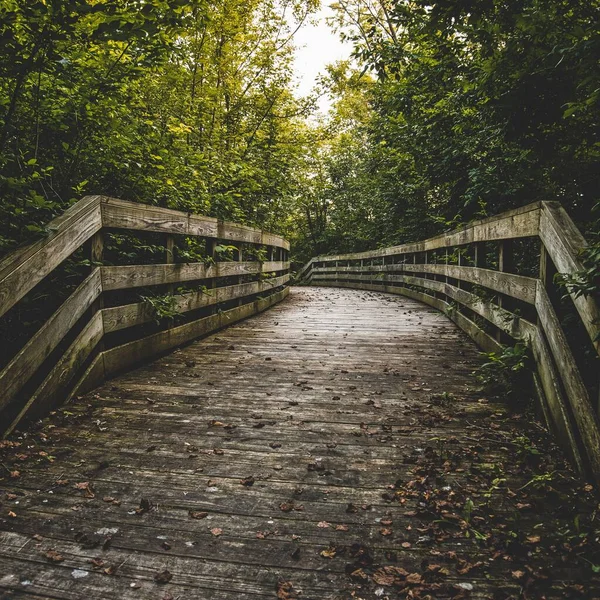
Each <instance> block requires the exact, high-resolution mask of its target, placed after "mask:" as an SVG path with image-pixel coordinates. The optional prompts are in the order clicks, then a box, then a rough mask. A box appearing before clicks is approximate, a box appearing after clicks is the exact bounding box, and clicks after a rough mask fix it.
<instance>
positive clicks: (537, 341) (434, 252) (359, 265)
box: [296, 202, 600, 482]
mask: <svg viewBox="0 0 600 600" xmlns="http://www.w3.org/2000/svg"><path fill="white" fill-rule="evenodd" d="M585 247H586V242H585V240H584V239H583V237H582V235H581V233H580V232H579V231H578V229H577V228H576V227H575V225H574V224H573V222H572V221H571V219H570V218H569V216H568V215H567V214H566V212H565V211H564V210H563V209H562V208H561V206H560V205H559V204H558V203H555V202H538V203H535V204H531V205H529V206H525V207H523V208H520V209H517V210H513V211H510V212H507V213H504V214H501V215H499V216H497V217H492V218H489V219H485V220H482V221H478V222H475V223H471V224H469V225H466V226H464V227H462V228H461V229H458V230H456V231H453V232H450V233H445V234H442V235H439V236H437V237H434V238H430V239H428V240H425V241H422V242H418V243H414V244H405V245H402V246H394V247H391V248H381V249H379V250H372V251H369V252H360V253H355V254H343V255H338V256H317V257H315V258H312V259H311V260H310V261H309V262H308V263H307V264H306V265H305V266H304V268H303V269H302V270H301V271H300V272H299V273H298V274H297V275H296V281H297V282H304V283H308V284H313V285H326V286H337V287H349V288H360V289H367V290H376V291H383V292H391V293H395V294H402V295H405V296H409V297H411V298H415V299H417V300H420V301H422V302H425V303H427V304H429V305H431V306H434V307H435V308H437V309H439V310H441V311H444V312H445V313H446V314H447V315H448V316H449V317H450V318H451V319H452V320H453V321H454V322H455V323H456V324H457V325H458V326H459V327H460V328H461V329H463V330H464V331H465V332H466V333H467V334H468V335H469V336H470V337H471V338H472V339H473V340H474V341H475V342H476V343H477V344H478V345H479V346H480V347H481V348H482V349H484V350H485V351H487V352H500V351H501V349H502V346H503V344H506V345H508V344H513V345H514V343H515V341H521V342H523V343H524V344H526V345H527V346H528V347H529V348H530V350H531V354H532V356H533V359H534V361H535V366H536V369H535V371H536V372H535V374H534V387H535V390H536V395H537V396H538V399H539V404H540V407H541V408H542V410H543V414H544V417H545V420H546V422H547V424H548V426H549V427H550V428H551V429H552V430H553V431H554V432H555V434H556V437H557V439H558V440H559V442H560V443H561V445H562V446H563V448H564V449H565V450H566V452H567V453H568V455H569V456H570V458H571V459H572V461H573V463H574V464H575V465H576V466H577V468H578V469H579V470H580V471H582V472H584V471H587V472H590V471H591V473H592V474H593V475H594V476H595V478H596V480H597V481H599V482H600V428H599V423H598V406H597V402H598V377H597V376H598V350H599V340H600V336H599V333H600V329H599V328H600V319H599V317H600V312H599V310H598V305H597V304H596V302H595V300H594V299H593V298H591V297H589V296H583V295H579V296H578V295H577V294H575V293H573V292H572V291H571V292H569V294H568V295H567V301H566V302H565V295H566V292H567V289H568V288H565V287H564V286H562V287H559V286H558V285H557V283H556V282H555V277H554V275H555V274H556V273H557V272H558V273H561V274H573V273H576V272H577V271H579V270H581V269H582V265H581V259H580V255H581V250H582V249H584V248H585ZM565 318H568V319H570V320H569V325H568V326H564V327H563V325H562V322H561V319H565ZM574 331H579V333H578V334H575V335H573V332H574Z"/></svg>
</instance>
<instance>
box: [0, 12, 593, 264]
mask: <svg viewBox="0 0 600 600" xmlns="http://www.w3.org/2000/svg"><path fill="white" fill-rule="evenodd" d="M333 8H334V11H335V18H334V19H332V23H330V25H331V27H333V28H334V29H335V30H336V31H337V33H338V34H339V35H340V36H342V38H343V39H345V40H349V41H350V42H351V43H352V46H353V53H352V56H351V57H350V58H349V60H347V61H342V62H337V63H335V64H331V65H330V66H329V67H328V69H327V73H326V74H325V75H324V76H323V77H322V80H321V81H320V83H319V86H318V89H316V90H315V94H314V95H313V96H311V97H307V98H298V97H297V95H296V94H295V93H294V71H293V56H294V49H295V46H294V44H295V41H294V34H295V32H296V31H297V30H298V28H300V27H302V26H303V25H304V24H305V23H306V22H308V21H309V20H310V19H311V16H312V15H313V14H314V13H315V12H316V11H317V10H318V0H293V1H290V0H246V1H244V2H242V1H240V0H219V1H217V2H206V1H204V0H31V1H28V2H21V1H19V0H3V1H2V2H1V3H0V35H1V37H2V40H3V52H2V53H1V55H0V75H1V77H0V147H1V151H0V195H1V198H2V200H1V203H0V220H1V227H0V253H1V254H6V253H8V252H10V251H11V250H12V249H14V248H15V247H17V246H19V245H20V244H23V243H25V242H27V241H29V240H31V239H35V238H36V237H39V236H42V235H44V231H45V229H44V226H45V224H46V223H47V222H48V221H49V220H50V218H51V217H52V216H53V215H56V214H60V213H61V212H62V211H63V210H64V209H65V208H66V207H67V206H68V205H70V204H71V203H73V202H74V201H76V200H77V199H79V198H80V197H82V196H83V195H85V194H92V193H101V194H105V195H111V196H116V197H120V198H124V199H128V200H135V201H139V202H145V203H151V204H157V205H161V206H167V207H171V208H178V209H181V210H185V211H191V212H196V213H202V214H206V215H210V216H216V217H219V218H223V219H229V220H234V221H238V222H242V223H247V224H251V225H256V226H259V227H263V228H265V229H269V230H272V231H275V232H278V233H283V234H285V235H286V236H288V237H289V238H290V239H291V240H292V243H293V248H294V256H295V258H296V260H297V261H299V262H301V261H304V260H305V259H307V258H308V257H310V256H311V255H313V254H315V253H325V252H333V251H340V250H342V251H346V250H348V251H349V250H362V249H368V248H374V247H378V246H384V245H389V244H392V243H398V242H403V241H410V240H415V239H419V238H423V237H425V236H427V235H431V234H433V233H435V232H437V231H440V230H443V229H447V228H449V227H452V226H453V225H456V224H458V223H461V222H466V221H469V220H471V219H473V218H477V217H481V216H484V215H488V214H490V215H491V214H495V213H498V212H501V211H503V210H506V209H509V208H513V207H516V206H520V205H524V204H527V203H530V202H532V201H535V200H547V199H552V200H559V201H561V202H562V203H563V204H564V205H565V206H566V207H567V209H568V210H569V212H570V214H571V215H572V216H573V217H574V218H575V219H577V220H578V221H579V223H580V224H583V226H584V227H585V228H586V229H587V230H588V232H590V233H592V232H593V230H594V229H595V227H594V222H595V219H596V215H595V213H594V204H595V202H596V201H597V199H598V191H599V190H598V173H599V172H600V164H599V157H600V142H599V141H598V102H599V96H600V75H599V72H598V59H599V58H600V37H599V35H598V33H599V32H598V25H597V16H598V9H599V8H600V3H599V2H598V0H585V1H584V0H524V1H519V2H516V1H510V2H502V3H498V2H492V1H490V0H445V1H444V2H435V1H432V0H341V1H339V2H337V3H336V4H334V5H333ZM318 93H321V94H328V95H329V96H330V97H331V99H332V109H331V110H330V113H329V114H328V115H325V116H321V117H317V116H316V114H317V113H316V98H317V94H318Z"/></svg>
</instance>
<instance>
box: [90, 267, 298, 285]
mask: <svg viewBox="0 0 600 600" xmlns="http://www.w3.org/2000/svg"><path fill="white" fill-rule="evenodd" d="M289 266H290V265H289V262H280V261H275V262H264V263H260V262H256V261H247V262H220V263H216V264H214V265H210V266H206V265H205V264H204V263H187V264H186V263H182V264H163V265H128V266H117V267H101V269H102V288H103V289H104V290H105V291H109V290H120V289H128V288H136V287H143V286H150V285H163V284H167V283H184V282H186V281H194V280H198V279H211V278H214V277H230V276H233V275H256V274H258V273H273V272H275V271H285V270H287V269H289Z"/></svg>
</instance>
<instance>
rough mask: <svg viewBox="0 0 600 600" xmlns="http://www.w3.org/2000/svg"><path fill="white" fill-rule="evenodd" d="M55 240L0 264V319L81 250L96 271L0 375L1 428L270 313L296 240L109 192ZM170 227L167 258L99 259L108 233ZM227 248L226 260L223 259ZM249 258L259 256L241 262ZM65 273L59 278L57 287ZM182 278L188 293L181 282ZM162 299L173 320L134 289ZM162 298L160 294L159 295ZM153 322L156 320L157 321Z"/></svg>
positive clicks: (76, 211)
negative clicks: (199, 253)
mask: <svg viewBox="0 0 600 600" xmlns="http://www.w3.org/2000/svg"><path fill="white" fill-rule="evenodd" d="M47 229H48V232H49V234H48V236H47V237H46V238H44V239H43V240H40V241H38V242H36V243H34V244H32V245H30V246H28V247H26V248H23V249H21V250H18V251H17V252H14V253H13V254H11V255H10V256H8V257H7V258H5V259H4V260H3V261H2V262H1V263H0V318H2V317H3V318H9V316H10V315H11V314H12V313H13V312H14V311H17V310H18V308H19V305H20V303H22V302H24V300H26V298H27V295H28V294H29V293H32V290H34V288H35V287H36V286H37V285H38V284H40V282H43V280H44V279H45V278H46V277H48V276H49V275H51V274H52V275H56V273H57V271H59V268H62V267H63V266H64V264H65V262H66V261H68V260H69V259H70V257H72V256H73V255H74V254H75V253H77V252H82V248H83V250H84V251H85V253H86V254H87V256H88V261H89V263H88V264H90V265H91V266H90V267H88V272H89V274H88V275H87V277H85V279H84V280H83V281H82V282H81V283H80V285H79V286H78V287H76V289H74V291H73V292H72V293H71V294H70V295H69V296H68V297H67V298H66V300H65V301H64V302H63V303H62V304H61V305H60V307H59V308H58V309H57V310H56V311H55V312H54V313H53V314H52V315H51V316H49V318H47V319H45V320H44V322H42V323H40V326H39V328H38V329H37V331H36V332H35V333H34V334H33V335H31V337H30V338H29V339H28V340H27V341H26V343H24V344H22V345H21V347H20V348H19V349H18V350H17V351H16V352H15V354H14V356H12V357H9V360H7V361H5V362H6V364H5V366H4V368H3V369H2V370H1V371H0V431H1V432H2V433H4V434H7V433H9V432H10V431H12V430H13V429H14V428H15V426H16V425H17V424H18V423H19V422H20V421H21V420H22V419H23V418H25V417H27V419H31V418H34V417H39V416H41V415H43V414H45V413H46V412H48V410H50V409H51V408H52V407H54V406H56V405H57V404H59V403H61V402H64V401H65V400H68V399H70V398H72V397H73V396H74V395H76V394H79V393H82V392H84V391H87V390H89V389H91V388H93V387H95V386H96V385H98V384H99V383H101V382H102V381H103V380H104V379H106V378H108V377H110V376H112V375H114V374H115V373H117V372H119V371H123V370H126V369H129V368H131V367H133V366H135V365H136V364H139V363H141V362H142V361H144V360H146V359H148V358H150V357H153V356H156V355H158V354H160V353H162V352H165V351H167V350H169V349H171V348H173V347H175V346H178V345H181V344H184V343H186V342H188V341H190V340H192V339H194V338H197V337H199V336H201V335H204V334H207V333H209V332H211V331H215V330H217V329H219V328H221V327H223V326H225V325H229V324H231V323H234V322H236V321H238V320H240V319H243V318H245V317H248V316H250V315H252V314H255V313H257V312H260V311H262V310H265V309H266V308H268V307H269V306H271V305H273V304H275V303H276V302H278V301H280V300H282V299H283V298H284V297H285V296H286V295H287V292H288V288H287V283H288V280H289V262H288V256H287V255H288V251H289V243H288V242H287V241H286V240H285V239H283V238H282V237H279V236H277V235H273V234H270V233H266V232H262V231H260V230H257V229H253V228H251V227H246V226H243V225H238V224H235V223H228V222H223V221H218V220H217V219H213V218H209V217H204V216H200V215H194V214H186V213H183V212H179V211H175V210H170V209H166V208H160V207H156V206H149V205H144V204H136V203H133V202H125V201H123V200H116V199H113V198H107V197H103V196H89V197H86V198H83V199H82V200H80V201H79V202H77V203H76V204H75V205H74V206H72V207H71V208H70V209H69V210H67V211H66V212H65V213H64V214H63V215H62V216H60V217H58V218H57V219H55V220H54V221H52V222H51V223H50V224H49V225H48V227H47ZM119 230H135V231H137V232H152V233H154V234H164V236H162V239H163V243H162V245H163V246H164V254H163V259H164V260H162V261H161V263H160V264H145V265H106V264H103V254H104V242H105V234H106V232H107V231H108V232H111V233H115V232H118V231H119ZM182 237H185V239H188V240H189V239H190V238H193V239H194V241H197V242H198V243H202V244H203V248H204V256H203V260H202V261H201V262H183V261H178V258H177V252H176V251H175V250H176V249H177V247H178V241H180V240H181V238H182ZM229 242H233V243H234V244H235V246H233V245H229V246H224V247H225V248H226V250H227V253H228V254H227V257H226V259H224V257H223V258H220V254H219V252H218V251H219V249H220V248H222V247H223V246H219V244H226V243H229ZM244 255H247V256H249V257H250V258H253V260H243V257H244ZM60 276H61V275H60V273H59V275H58V284H59V285H60V283H61V279H60ZM177 284H184V286H185V287H184V289H178V290H176V289H175V286H176V285H177ZM142 289H143V290H144V291H145V292H147V293H150V294H152V293H153V291H154V290H156V291H157V292H160V294H159V295H157V296H156V297H157V298H159V299H160V298H163V299H164V298H167V299H168V307H169V314H170V317H169V318H168V319H164V320H162V322H161V319H160V315H158V314H157V310H156V306H154V305H153V303H152V301H151V300H148V298H147V297H145V299H144V298H142V297H140V294H139V290H142ZM161 294H162V295H161ZM155 321H156V323H154V322H155Z"/></svg>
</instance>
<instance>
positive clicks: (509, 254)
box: [496, 240, 514, 343]
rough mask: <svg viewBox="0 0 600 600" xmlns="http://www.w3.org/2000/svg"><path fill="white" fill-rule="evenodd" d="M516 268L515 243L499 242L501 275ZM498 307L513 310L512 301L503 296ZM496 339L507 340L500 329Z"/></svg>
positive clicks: (499, 299) (499, 296)
mask: <svg viewBox="0 0 600 600" xmlns="http://www.w3.org/2000/svg"><path fill="white" fill-rule="evenodd" d="M513 267H514V262H513V241H512V240H500V242H498V271H500V272H501V273H507V272H508V273H510V272H512V270H513ZM498 306H499V307H500V308H505V309H506V310H509V311H510V310H511V308H512V307H511V303H510V299H509V298H506V297H504V296H503V295H502V294H500V293H499V294H498ZM496 339H497V340H498V341H499V342H500V343H502V341H503V340H504V339H505V334H504V332H502V331H501V330H500V329H498V331H497V332H496Z"/></svg>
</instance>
